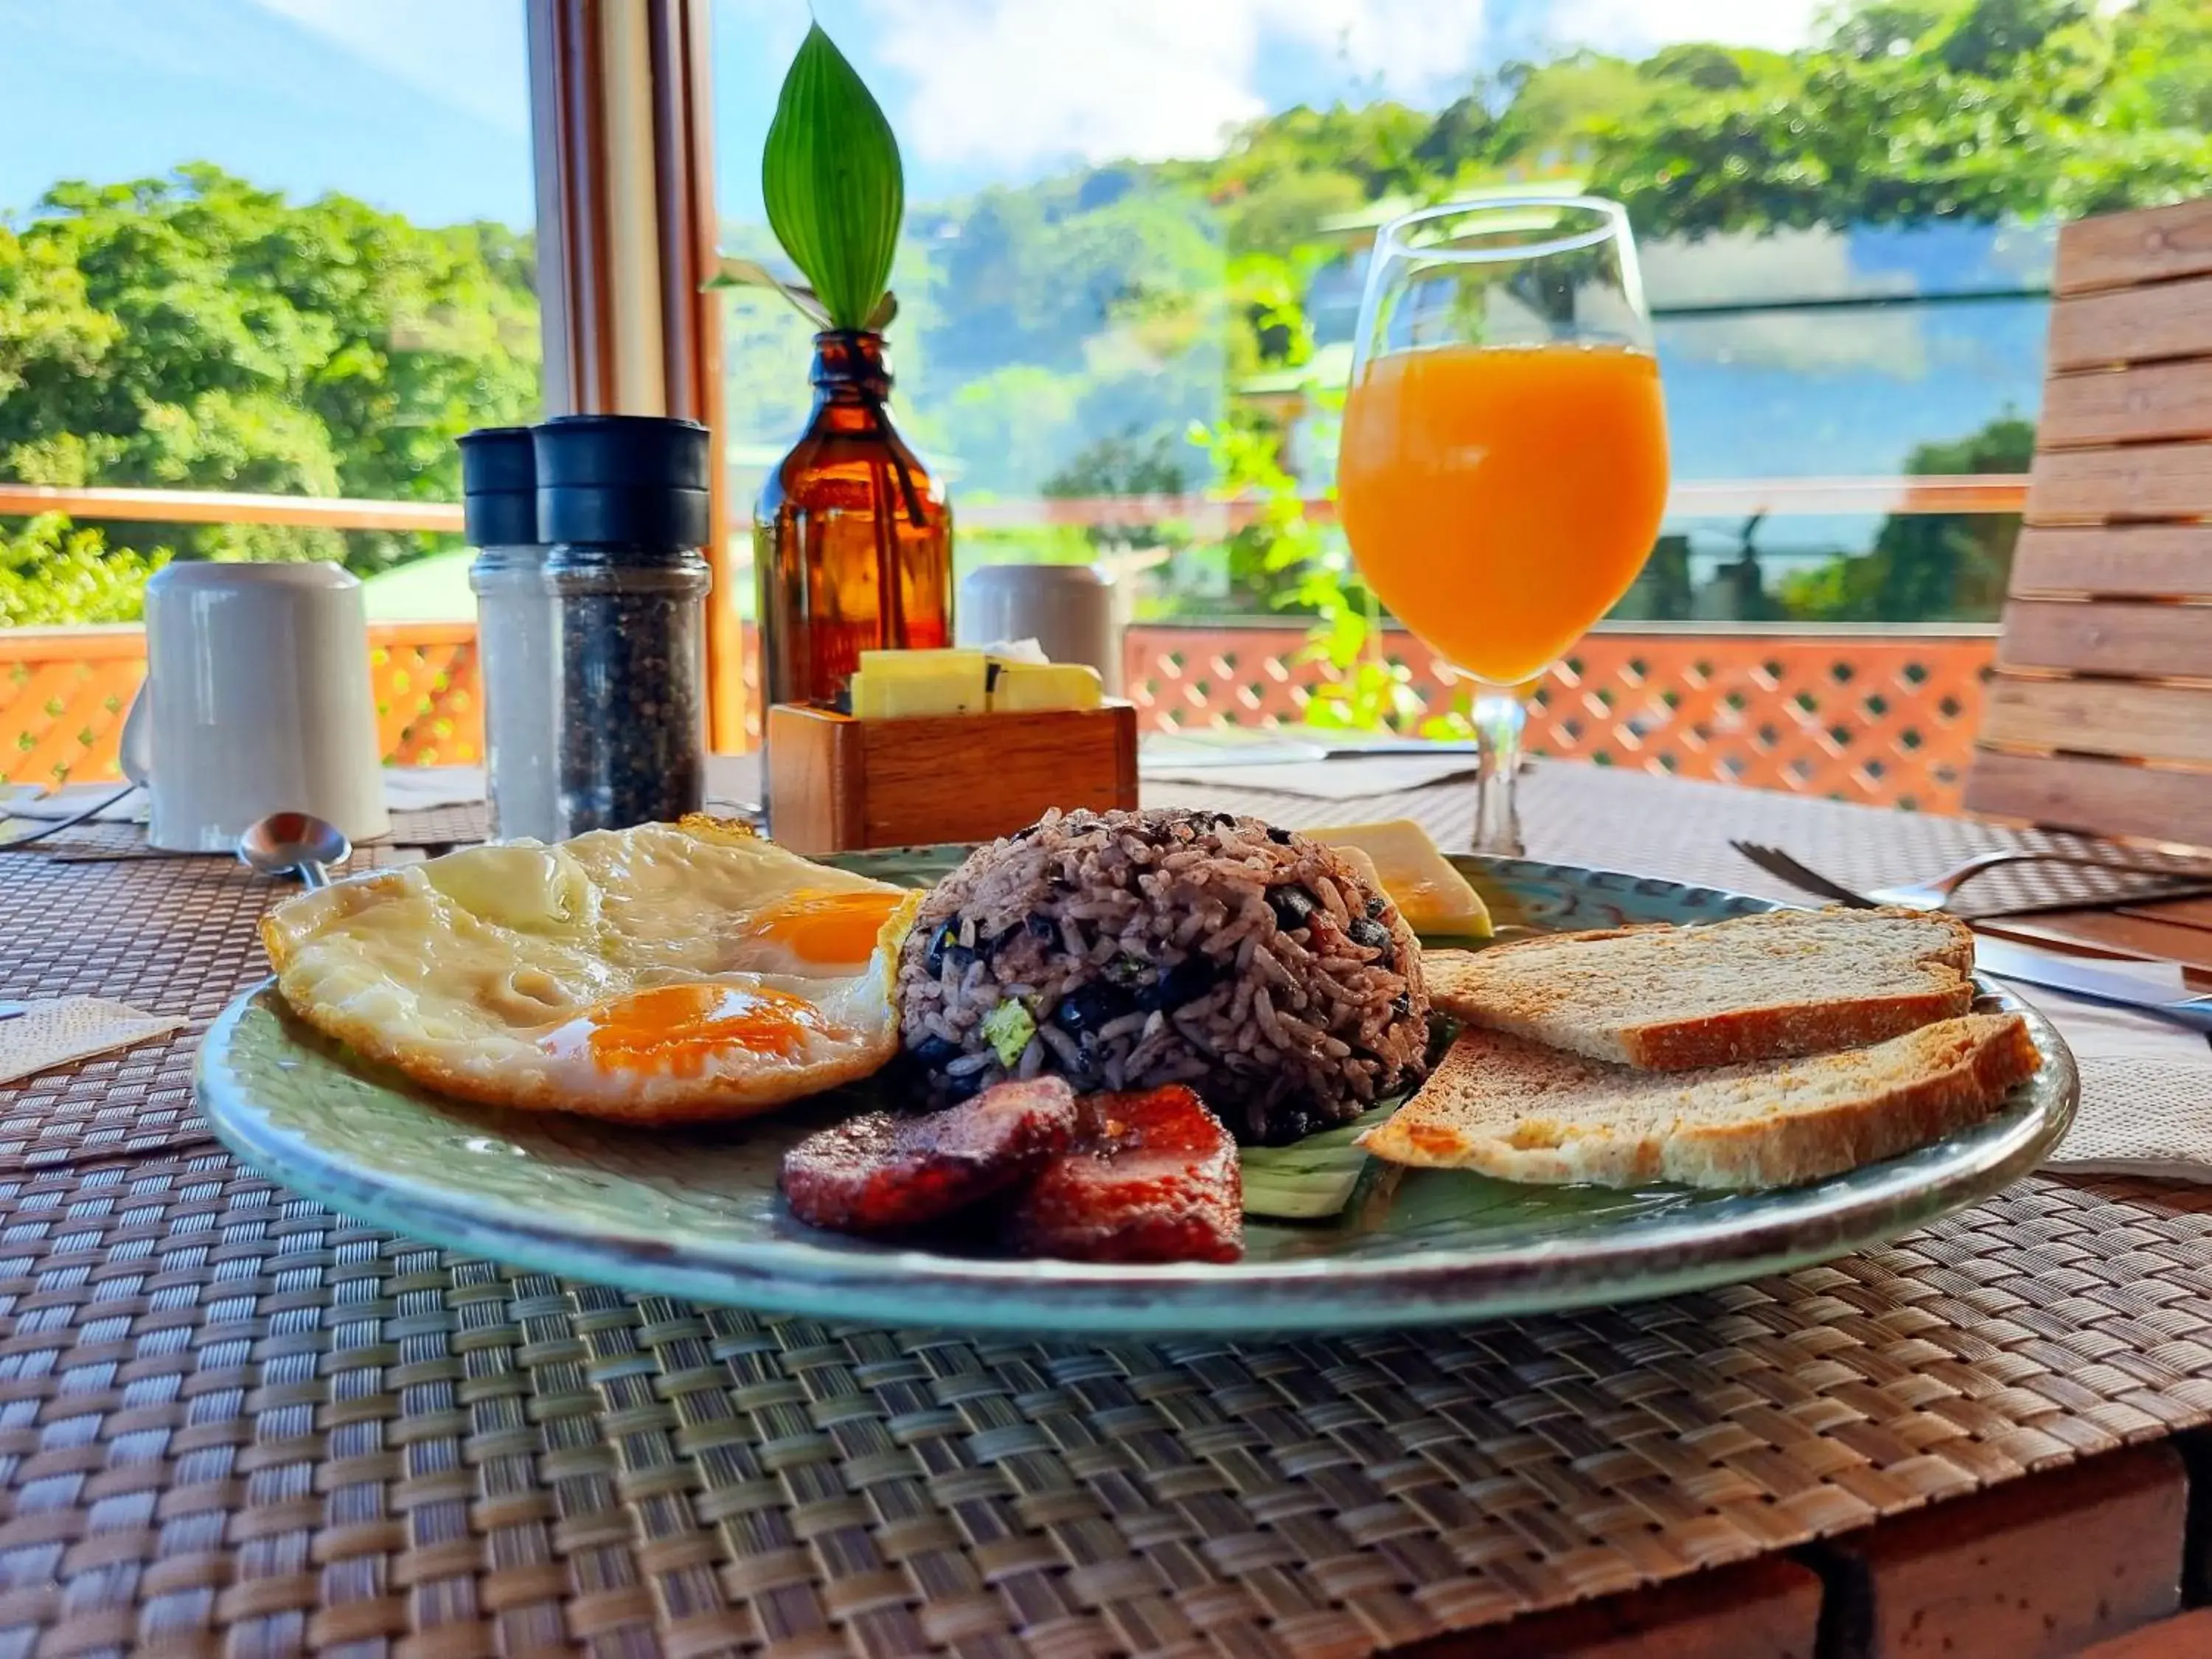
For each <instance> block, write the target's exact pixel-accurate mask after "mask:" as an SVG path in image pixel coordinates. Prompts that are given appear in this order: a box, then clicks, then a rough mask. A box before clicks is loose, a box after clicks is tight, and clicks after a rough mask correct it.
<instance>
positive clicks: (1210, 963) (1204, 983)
mask: <svg viewBox="0 0 2212 1659" xmlns="http://www.w3.org/2000/svg"><path fill="white" fill-rule="evenodd" d="M1220 977H1221V964H1220V963H1218V962H1216V961H1214V959H1213V958H1212V957H1209V956H1207V955H1206V954H1204V953H1203V952H1202V951H1193V952H1192V953H1191V954H1190V955H1189V956H1187V957H1184V958H1183V959H1182V961H1181V962H1178V963H1176V964H1175V965H1174V966H1172V967H1170V969H1168V970H1167V971H1166V972H1165V973H1164V974H1162V975H1160V976H1159V977H1158V979H1155V980H1154V981H1152V983H1151V984H1149V985H1140V986H1139V987H1137V1006H1138V1007H1139V1008H1140V1009H1141V1010H1143V1011H1144V1012H1146V1013H1148V1014H1151V1013H1158V1012H1162V1011H1164V1010H1165V1009H1169V1008H1180V1007H1182V1006H1183V1004H1185V1003H1186V1002H1195V1001H1197V1000H1198V999H1199V998H1200V997H1202V996H1204V995H1205V994H1206V993H1207V992H1208V991H1210V990H1212V988H1213V985H1214V981H1217V980H1218V979H1219V978H1220Z"/></svg>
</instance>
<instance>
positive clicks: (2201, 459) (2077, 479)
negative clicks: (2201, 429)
mask: <svg viewBox="0 0 2212 1659" xmlns="http://www.w3.org/2000/svg"><path fill="white" fill-rule="evenodd" d="M2205 304H2206V307H2207V309H2206V313H2205V314H2206V317H2207V319H2212V283H2207V284H2206V285H2205ZM2204 517H2212V443H2194V444H2142V445H2138V446H2136V447H2134V448H2131V449H2068V450H2061V451H2059V452H2057V453H2055V454H2051V453H2046V454H2039V455H2038V456H2037V457H2036V458H2035V465H2034V468H2033V471H2031V472H2030V473H2029V475H2028V482H2027V518H2028V521H2029V522H2030V523H2031V524H2050V523H2051V522H2053V521H2064V520H2074V521H2077V522H2078V521H2080V520H2091V519H2195V518H2204Z"/></svg>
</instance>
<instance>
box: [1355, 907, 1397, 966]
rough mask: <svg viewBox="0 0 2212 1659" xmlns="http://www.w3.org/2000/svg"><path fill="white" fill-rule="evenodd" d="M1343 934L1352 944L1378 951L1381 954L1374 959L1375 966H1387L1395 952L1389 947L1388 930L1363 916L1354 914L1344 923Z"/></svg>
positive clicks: (1377, 922) (1379, 923)
mask: <svg viewBox="0 0 2212 1659" xmlns="http://www.w3.org/2000/svg"><path fill="white" fill-rule="evenodd" d="M1344 936H1345V938H1346V939H1350V940H1351V941H1352V943H1353V944H1354V945H1365V946H1366V947H1367V948H1368V949H1369V950H1370V951H1381V952H1382V953H1383V954H1382V955H1381V956H1380V957H1377V958H1376V965H1377V966H1379V967H1383V968H1388V967H1389V965H1390V961H1391V957H1393V956H1394V955H1395V952H1394V951H1392V950H1391V948H1390V930H1389V928H1388V927H1384V926H1383V924H1382V923H1381V922H1379V921H1369V920H1368V919H1367V918H1366V917H1365V916H1354V917H1353V918H1352V920H1351V921H1350V922H1348V923H1346V926H1345V929H1344Z"/></svg>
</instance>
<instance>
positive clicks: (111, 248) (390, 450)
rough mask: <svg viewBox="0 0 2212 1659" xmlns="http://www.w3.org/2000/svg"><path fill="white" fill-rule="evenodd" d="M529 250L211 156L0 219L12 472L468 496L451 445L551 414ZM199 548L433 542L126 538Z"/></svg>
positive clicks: (361, 547)
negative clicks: (246, 174)
mask: <svg viewBox="0 0 2212 1659" xmlns="http://www.w3.org/2000/svg"><path fill="white" fill-rule="evenodd" d="M532 270H533V263H532V252H531V246H530V240H529V239H528V238H527V237H526V236H523V235H519V234H516V233H514V232H512V231H508V230H506V229H504V228H501V227H499V226H496V225H489V224H476V225H463V226H457V227H453V228H447V229H426V228H422V227H419V226H416V225H414V224H411V223H410V222H408V221H407V220H405V219H404V218H401V217H400V216H398V215H395V214H389V213H382V212H379V211H378V210H374V209H373V208H370V207H368V206H367V205H365V204H362V203H360V202H357V201H355V200H353V199H351V198H350V197H343V196H336V195H332V196H325V197H321V198H319V199H318V200H316V201H313V202H310V203H306V204H295V203H291V202H289V201H287V200H286V199H285V197H283V195H282V194H281V193H279V192H276V191H264V190H261V189H258V188H256V187H255V186H253V185H250V184H248V183H246V181H245V180H243V179H238V178H234V177H233V176H232V175H230V174H228V173H224V172H222V170H221V169H219V168H216V167H210V166H207V165H204V164H194V165H191V166H187V167H180V168H179V169H178V170H177V171H176V172H175V173H173V174H172V175H170V176H169V177H168V178H166V179H138V180H134V181H132V182H130V183H125V184H116V185H91V184H83V183H75V182H71V183H64V184H61V185H56V186H55V187H54V188H53V189H52V191H49V192H48V193H47V195H46V197H45V198H44V199H43V200H42V201H41V203H40V206H39V208H38V209H37V210H36V211H35V212H34V213H33V215H32V216H30V217H29V218H28V219H27V221H26V222H23V223H22V224H21V225H20V226H17V227H14V228H9V227H6V226H0V476H4V477H14V478H19V479H23V480H26V481H28V482H31V483H54V484H84V483H103V484H121V485H136V486H143V487H154V488H168V489H239V490H249V491H257V492H267V493H273V494H288V495H364V496H374V497H379V498H385V499H401V500H406V499H415V500H425V501H452V500H453V499H455V498H456V496H457V495H458V493H459V457H458V454H457V453H456V451H455V449H454V447H453V440H454V438H455V437H457V436H458V435H459V434H460V433H462V432H465V431H466V430H468V429H469V428H471V427H474V426H482V425H490V424H497V423H503V422H515V421H523V420H527V419H529V418H531V417H532V415H533V414H534V412H535V410H536V408H537V404H538V365H537V338H538V334H537V303H536V299H535V295H534V294H533V292H532ZM108 540H109V542H110V543H111V544H118V545H124V546H130V547H135V548H140V549H150V548H152V547H155V546H175V547H177V548H179V550H181V551H183V552H185V553H187V554H189V555H191V556H200V557H276V558H283V557H301V556H344V557H346V558H347V560H348V562H350V563H352V564H354V565H355V566H356V567H357V568H364V569H374V568H381V567H382V566H384V565H386V564H389V563H392V562H396V561H398V560H399V559H403V558H405V557H408V556H412V555H414V554H416V553H417V552H420V551H422V550H425V548H426V542H425V539H424V538H418V537H412V536H398V535H386V534H370V533H362V534H357V535H356V534H349V535H348V536H346V537H344V538H338V537H337V536H335V535H333V534H332V533H331V532H312V531H308V532H302V531H297V530H289V529H282V528H274V527H267V526H263V527H244V526H146V525H129V526H123V525H118V526H111V527H110V528H109V531H108Z"/></svg>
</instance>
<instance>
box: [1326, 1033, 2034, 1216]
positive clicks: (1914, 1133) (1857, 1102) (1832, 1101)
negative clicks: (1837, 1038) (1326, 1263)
mask: <svg viewBox="0 0 2212 1659" xmlns="http://www.w3.org/2000/svg"><path fill="white" fill-rule="evenodd" d="M2039 1063H2040V1057H2039V1055H2038V1054H2037V1053H2036V1050H2035V1043H2034V1040H2033V1038H2031V1037H2030V1036H2028V1034H2027V1022H2026V1021H2025V1020H2023V1019H2021V1017H2020V1016H2019V1015H2018V1014H1968V1015H1966V1016H1965V1017H1964V1018H1960V1019H1947V1020H1944V1021H1942V1022H1940V1023H1939V1024H1934V1025H1927V1026H1923V1027H1922V1028H1921V1029H1920V1030H1916V1031H1909V1032H1907V1033H1906V1034H1905V1036H1899V1037H1893V1038H1891V1039H1890V1040H1889V1041H1888V1042H1883V1043H1879V1044H1877V1045H1875V1047H1873V1048H1851V1049H1847V1050H1845V1051H1844V1052H1842V1053H1840V1054H1814V1055H1812V1056H1810V1057H1808V1058H1804V1059H1797V1060H1759V1061H1755V1062H1753V1063H1752V1064H1749V1065H1743V1066H1722V1067H1719V1068H1717V1069H1716V1070H1712V1071H1706V1072H1692V1073H1664V1072H1639V1071H1636V1070H1632V1069H1631V1068H1630V1067H1627V1066H1608V1065H1605V1064H1603V1063H1601V1062H1600V1061H1597V1060H1586V1059H1584V1058H1583V1056H1581V1055H1579V1054H1562V1053H1560V1052H1559V1050H1558V1049H1556V1048H1542V1047H1541V1046H1539V1045H1538V1044H1536V1043H1533V1042H1524V1041H1523V1040H1522V1039H1521V1038H1519V1037H1512V1036H1504V1035H1501V1034H1500V1033H1498V1032H1495V1031H1478V1030H1468V1031H1462V1033H1461V1034H1460V1036H1459V1038H1458V1040H1457V1041H1456V1042H1454V1043H1453V1044H1452V1047H1451V1048H1450V1050H1449V1053H1447V1054H1445V1056H1444V1058H1443V1063H1442V1064H1440V1065H1439V1066H1437V1069H1436V1071H1435V1072H1434V1073H1432V1074H1431V1077H1430V1078H1429V1080H1428V1081H1427V1082H1426V1083H1425V1084H1424V1085H1422V1086H1421V1090H1420V1092H1419V1093H1418V1094H1416V1095H1415V1096H1414V1097H1413V1098H1412V1099H1411V1100H1409V1101H1407V1103H1406V1104H1405V1105H1403V1106H1402V1107H1401V1108H1400V1109H1398V1111H1397V1112H1396V1113H1395V1115H1393V1116H1391V1117H1390V1118H1389V1119H1388V1120H1387V1121H1384V1122H1383V1123H1380V1124H1378V1125H1376V1127H1374V1128H1372V1129H1370V1130H1369V1131H1368V1132H1367V1133H1366V1134H1365V1135H1364V1136H1362V1137H1361V1139H1360V1143H1359V1144H1360V1145H1361V1146H1364V1147H1365V1148H1366V1149H1367V1150H1368V1151H1369V1152H1372V1153H1374V1154H1375V1155H1376V1157H1377V1158H1388V1159H1389V1160H1390V1161H1391V1162H1393V1163H1395V1164H1415V1165H1420V1166H1425V1167H1428V1168H1435V1169H1455V1170H1480V1172H1481V1173H1483V1174H1484V1175H1489V1176H1498V1177H1499V1178H1500V1179H1501V1180H1505V1181H1519V1182H1538V1183H1542V1184H1547V1185H1557V1184H1561V1183H1565V1182H1585V1181H1586V1182H1596V1183H1598V1184H1599V1185H1601V1186H1606V1187H1637V1186H1642V1185H1644V1184H1645V1183H1647V1182H1656V1181H1672V1182H1682V1183H1684V1184H1685V1185H1687V1186H1692V1187H1719V1188H1750V1187H1792V1186H1796V1185H1797V1184H1798V1183H1799V1182H1806V1181H1814V1180H1818V1179H1819V1178H1820V1177H1821V1176H1829V1175H1834V1174H1837V1173H1838V1171H1841V1170H1850V1169H1856V1168H1857V1167H1858V1166H1859V1165H1860V1164H1872V1163H1875V1162H1877V1161H1878V1160H1880V1159H1882V1158H1894V1157H1896V1156H1897V1155H1898V1154H1899V1152H1909V1151H1911V1149H1912V1148H1913V1147H1915V1146H1924V1145H1926V1144H1927V1143H1928V1142H1929V1141H1931V1140H1936V1139H1942V1137H1943V1136H1945V1135H1948V1134H1954V1133H1957V1132H1958V1131H1959V1130H1960V1129H1962V1128H1965V1127H1966V1126H1967V1125H1969V1124H1972V1123H1977V1122H1978V1121H1981V1120H1982V1119H1983V1118H1984V1117H1987V1116H1988V1115H1990V1113H1991V1112H1992V1111H1994V1110H1996V1108H1997V1106H1998V1105H1999V1104H2000V1103H2002V1101H2003V1099H2004V1097H2005V1096H2006V1095H2007V1094H2008V1092H2009V1091H2011V1090H2012V1088H2013V1086H2014V1085H2015V1084H2017V1083H2019V1082H2021V1080H2022V1079H2025V1078H2027V1076H2028V1074H2029V1073H2032V1072H2033V1071H2034V1070H2035V1068H2036V1066H2038V1065H2039Z"/></svg>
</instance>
